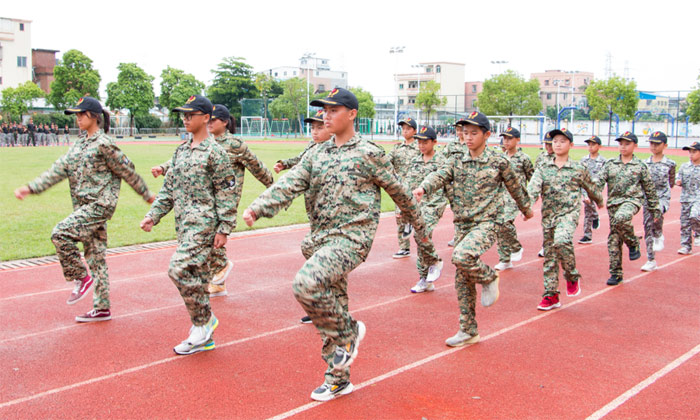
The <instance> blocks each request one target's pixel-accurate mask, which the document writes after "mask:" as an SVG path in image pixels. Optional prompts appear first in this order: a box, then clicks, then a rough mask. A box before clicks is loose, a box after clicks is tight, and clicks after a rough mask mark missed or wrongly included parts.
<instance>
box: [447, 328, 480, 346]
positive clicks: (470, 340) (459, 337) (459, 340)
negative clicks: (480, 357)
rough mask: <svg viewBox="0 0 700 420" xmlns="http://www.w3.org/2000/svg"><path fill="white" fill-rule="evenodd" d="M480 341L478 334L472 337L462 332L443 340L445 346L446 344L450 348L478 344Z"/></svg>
mask: <svg viewBox="0 0 700 420" xmlns="http://www.w3.org/2000/svg"><path fill="white" fill-rule="evenodd" d="M480 339H481V337H479V334H477V335H475V336H473V337H472V336H471V335H469V334H467V333H465V332H464V331H462V330H459V331H458V332H457V334H455V335H453V336H452V337H450V338H448V339H447V340H445V344H447V345H448V346H450V347H459V346H464V345H466V344H474V343H478V342H479V340H480Z"/></svg>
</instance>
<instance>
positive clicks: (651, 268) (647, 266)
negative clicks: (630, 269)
mask: <svg viewBox="0 0 700 420" xmlns="http://www.w3.org/2000/svg"><path fill="white" fill-rule="evenodd" d="M654 270H656V261H647V263H646V264H644V265H643V266H642V271H654Z"/></svg>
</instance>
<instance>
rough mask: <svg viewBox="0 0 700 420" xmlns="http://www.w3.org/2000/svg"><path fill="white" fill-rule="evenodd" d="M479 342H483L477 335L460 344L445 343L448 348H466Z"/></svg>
mask: <svg viewBox="0 0 700 420" xmlns="http://www.w3.org/2000/svg"><path fill="white" fill-rule="evenodd" d="M479 341H481V337H480V336H479V334H477V335H475V336H473V337H472V338H470V339H469V340H464V341H460V342H459V343H455V344H448V343H447V342H445V345H446V346H448V347H462V346H466V345H467V344H476V343H478V342H479Z"/></svg>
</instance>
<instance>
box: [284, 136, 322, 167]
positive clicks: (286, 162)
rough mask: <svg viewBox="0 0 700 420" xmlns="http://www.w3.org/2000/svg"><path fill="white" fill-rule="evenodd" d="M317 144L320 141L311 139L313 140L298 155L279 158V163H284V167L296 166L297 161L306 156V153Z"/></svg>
mask: <svg viewBox="0 0 700 420" xmlns="http://www.w3.org/2000/svg"><path fill="white" fill-rule="evenodd" d="M317 144H318V143H316V142H315V141H313V140H311V141H310V142H309V143H308V144H307V145H306V147H305V148H304V150H302V151H301V153H299V154H298V155H296V156H294V157H290V158H289V159H282V160H278V161H277V163H281V164H282V166H283V168H282V169H289V168H291V167H292V166H294V165H296V164H297V163H299V161H300V160H301V158H302V157H304V155H305V154H306V153H307V152H308V151H309V150H311V149H313V148H314V147H315V146H316V145H317Z"/></svg>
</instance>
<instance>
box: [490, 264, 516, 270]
mask: <svg viewBox="0 0 700 420" xmlns="http://www.w3.org/2000/svg"><path fill="white" fill-rule="evenodd" d="M509 268H513V263H511V262H499V263H498V264H496V265H495V266H494V267H493V269H494V270H498V271H503V270H507V269H509Z"/></svg>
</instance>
